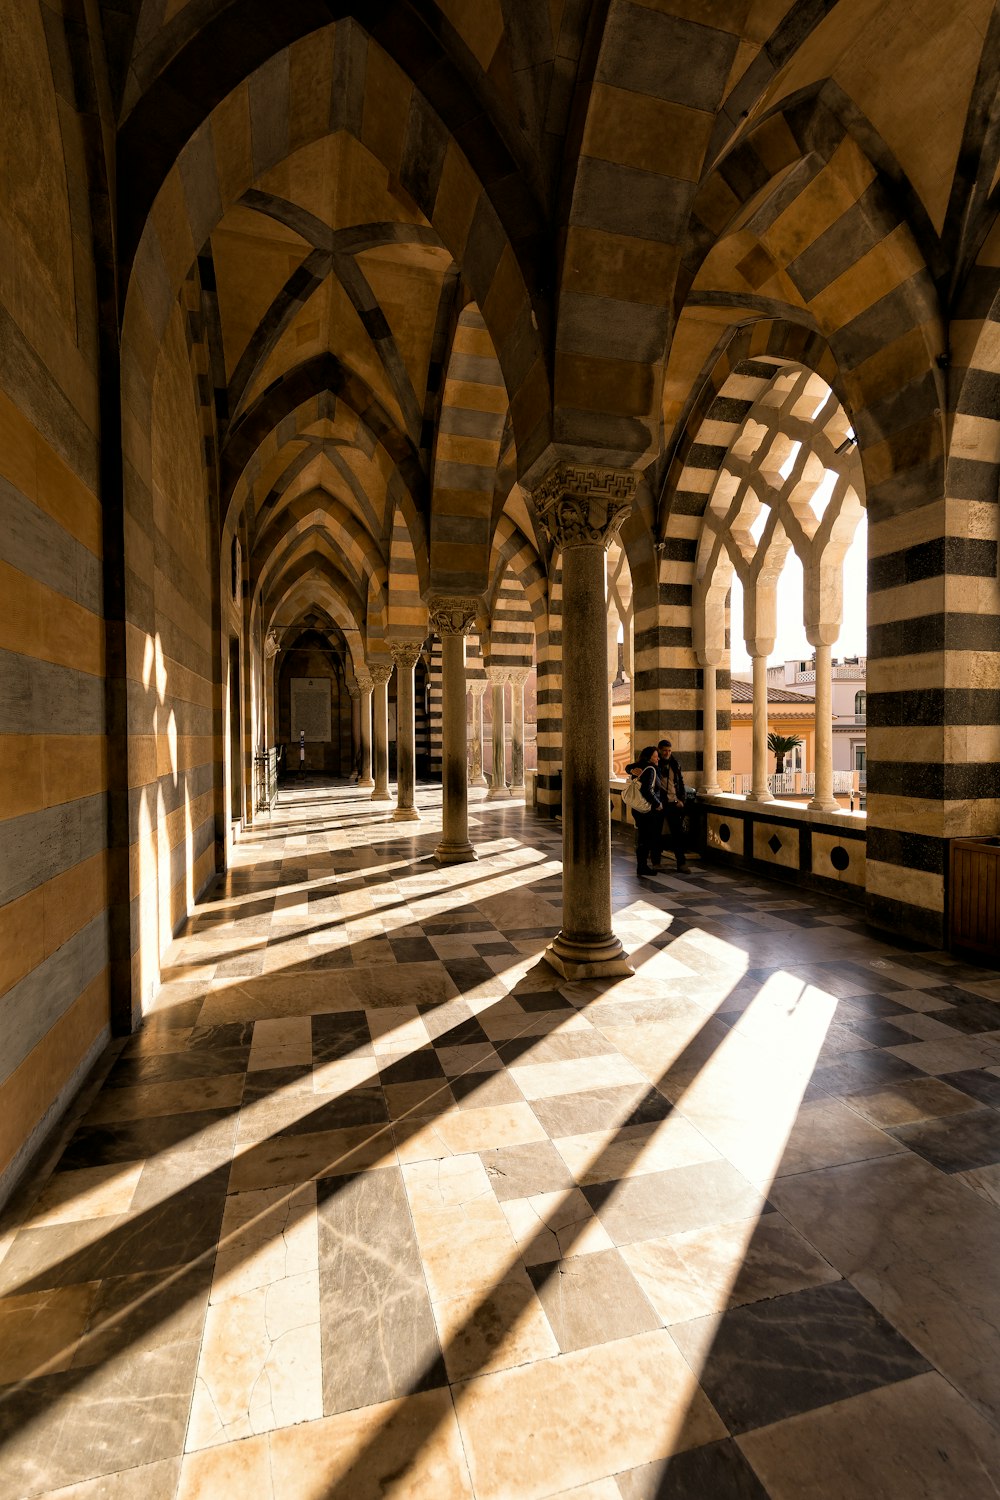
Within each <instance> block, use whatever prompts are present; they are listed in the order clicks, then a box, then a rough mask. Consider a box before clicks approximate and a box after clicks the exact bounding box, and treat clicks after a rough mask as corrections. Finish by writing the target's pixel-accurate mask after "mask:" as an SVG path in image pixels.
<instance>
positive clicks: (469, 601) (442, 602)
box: [427, 594, 480, 635]
mask: <svg viewBox="0 0 1000 1500" xmlns="http://www.w3.org/2000/svg"><path fill="white" fill-rule="evenodd" d="M479 605H480V601H479V599H477V598H475V597H472V596H469V595H465V594H437V595H435V596H434V597H433V598H432V599H428V601H427V618H428V620H429V621H430V627H431V629H432V630H433V631H434V633H435V635H469V634H470V633H471V632H472V631H473V630H475V628H476V615H477V613H478V611H479Z"/></svg>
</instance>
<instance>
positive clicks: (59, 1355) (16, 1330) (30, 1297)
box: [0, 1281, 98, 1386]
mask: <svg viewBox="0 0 1000 1500" xmlns="http://www.w3.org/2000/svg"><path fill="white" fill-rule="evenodd" d="M97 1292H98V1283H97V1282H96V1281H91V1282H83V1283H82V1284H79V1285H76V1286H63V1287H54V1288H52V1289H51V1290H50V1291H45V1292H28V1293H25V1294H24V1295H22V1296H10V1297H4V1298H3V1299H0V1386H4V1385H10V1384H12V1383H13V1382H14V1381H15V1380H28V1379H29V1378H30V1377H31V1376H33V1375H37V1374H39V1373H40V1372H41V1371H42V1370H43V1369H44V1372H45V1374H53V1373H54V1372H56V1371H57V1370H67V1369H69V1367H70V1365H71V1364H72V1363H73V1357H74V1354H75V1352H76V1341H77V1339H78V1338H79V1337H80V1335H81V1334H82V1333H83V1332H84V1331H85V1329H86V1327H87V1324H88V1322H89V1321H90V1315H91V1312H92V1310H93V1306H94V1302H95V1299H96V1297H97Z"/></svg>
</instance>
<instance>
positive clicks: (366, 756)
mask: <svg viewBox="0 0 1000 1500" xmlns="http://www.w3.org/2000/svg"><path fill="white" fill-rule="evenodd" d="M357 678H358V692H359V693H360V719H361V722H360V725H359V726H358V727H359V730H360V734H361V775H360V776H359V777H358V786H374V785H375V783H374V781H373V780H372V680H371V678H370V677H369V676H368V673H367V672H359V673H358V674H357Z"/></svg>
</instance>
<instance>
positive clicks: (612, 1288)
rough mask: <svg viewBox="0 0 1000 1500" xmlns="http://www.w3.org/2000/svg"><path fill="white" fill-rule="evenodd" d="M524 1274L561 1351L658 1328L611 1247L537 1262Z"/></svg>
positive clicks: (650, 1308)
mask: <svg viewBox="0 0 1000 1500" xmlns="http://www.w3.org/2000/svg"><path fill="white" fill-rule="evenodd" d="M529 1274H530V1277H531V1281H532V1285H533V1286H534V1288H535V1291H536V1292H537V1294H538V1300H539V1302H540V1303H541V1305H542V1307H543V1309H544V1311H545V1316H546V1317H547V1318H548V1320H549V1323H550V1325H551V1327H552V1331H553V1333H554V1334H555V1336H556V1339H557V1340H558V1345H559V1349H560V1350H561V1352H562V1353H563V1354H569V1353H571V1352H572V1351H573V1350H574V1349H588V1348H591V1347H593V1346H594V1345H596V1344H602V1343H606V1342H608V1341H610V1340H612V1339H623V1338H628V1337H629V1336H630V1335H632V1334H636V1333H647V1332H649V1331H650V1330H651V1329H654V1328H659V1327H661V1322H660V1318H659V1316H658V1315H657V1313H656V1312H655V1311H654V1309H653V1307H652V1306H651V1304H650V1302H649V1301H648V1299H647V1298H646V1296H645V1295H644V1294H643V1291H642V1289H641V1287H640V1285H639V1283H638V1282H637V1280H636V1278H635V1277H634V1276H633V1275H632V1273H631V1271H630V1270H629V1268H628V1265H627V1264H626V1262H625V1260H624V1259H623V1258H622V1256H621V1254H620V1253H619V1251H617V1250H599V1251H596V1252H594V1253H592V1254H589V1255H576V1256H574V1257H573V1259H572V1260H568V1261H566V1262H565V1263H563V1262H562V1261H555V1262H550V1263H548V1264H544V1263H539V1264H536V1265H533V1266H532V1267H531V1269H530V1272H529Z"/></svg>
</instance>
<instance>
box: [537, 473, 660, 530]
mask: <svg viewBox="0 0 1000 1500" xmlns="http://www.w3.org/2000/svg"><path fill="white" fill-rule="evenodd" d="M638 486H639V475H638V473H637V472H636V471H635V470H634V469H596V468H585V467H584V466H583V465H581V464H565V463H560V464H556V465H555V467H554V468H552V469H550V470H549V472H548V473H547V474H546V476H545V478H544V479H543V480H542V481H541V483H540V484H539V485H538V486H537V487H536V489H535V492H534V496H533V498H534V502H535V514H536V515H537V517H538V524H539V526H540V527H541V528H542V530H543V531H544V533H545V535H546V536H547V537H548V538H549V540H550V541H551V542H552V544H553V546H556V547H563V548H565V547H593V546H601V547H606V546H607V545H608V543H609V542H610V541H612V540H613V538H614V537H615V536H616V535H617V532H618V528H619V527H620V526H621V524H622V522H623V521H624V519H625V517H626V516H627V515H628V513H629V511H630V510H631V509H632V502H633V500H634V499H635V492H636V490H637V488H638Z"/></svg>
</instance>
